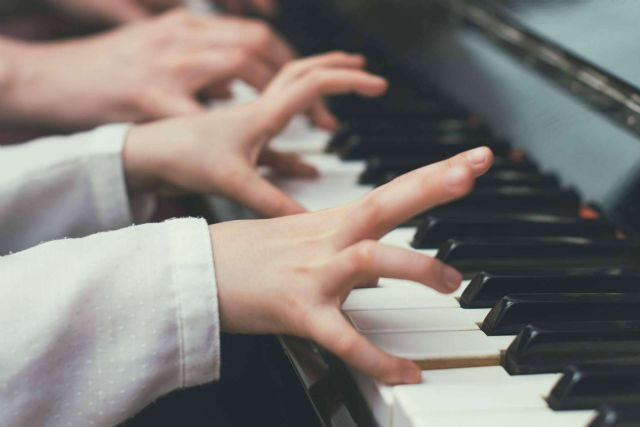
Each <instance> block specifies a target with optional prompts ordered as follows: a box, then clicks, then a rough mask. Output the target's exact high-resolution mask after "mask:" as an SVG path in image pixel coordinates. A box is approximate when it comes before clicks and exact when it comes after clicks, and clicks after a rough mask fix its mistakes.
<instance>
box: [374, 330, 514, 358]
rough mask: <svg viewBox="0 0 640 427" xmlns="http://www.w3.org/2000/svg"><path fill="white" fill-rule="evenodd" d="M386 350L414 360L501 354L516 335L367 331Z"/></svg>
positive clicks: (495, 355)
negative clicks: (491, 335)
mask: <svg viewBox="0 0 640 427" xmlns="http://www.w3.org/2000/svg"><path fill="white" fill-rule="evenodd" d="M365 335H366V336H367V338H369V340H370V341H371V342H373V343H374V344H375V345H377V346H378V347H380V348H382V349H383V350H385V351H387V352H389V353H391V354H395V355H397V356H400V357H405V358H409V359H413V360H448V359H454V358H455V359H466V358H489V357H499V356H500V351H501V350H503V349H505V348H507V347H508V346H509V344H510V343H511V341H512V340H513V337H488V336H487V335H485V333H484V332H482V331H480V330H475V331H447V332H436V331H433V332H389V333H386V332H385V333H371V334H365Z"/></svg>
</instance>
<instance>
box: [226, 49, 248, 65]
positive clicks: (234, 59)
mask: <svg viewBox="0 0 640 427" xmlns="http://www.w3.org/2000/svg"><path fill="white" fill-rule="evenodd" d="M249 61H250V57H249V54H248V53H247V52H246V51H244V50H235V51H232V52H229V63H230V64H231V65H232V67H233V68H235V69H242V68H244V67H246V66H247V65H248V64H249Z"/></svg>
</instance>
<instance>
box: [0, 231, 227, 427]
mask: <svg viewBox="0 0 640 427" xmlns="http://www.w3.org/2000/svg"><path fill="white" fill-rule="evenodd" d="M0 277H1V278H2V280H1V281H0V343H1V345H0V425H3V426H37V425H48V426H67V425H83V426H88V425H95V426H111V425H114V424H117V423H119V422H122V421H123V420H126V419H127V418H129V417H130V416H132V415H133V414H135V413H136V412H138V411H139V410H140V409H142V408H143V407H144V406H145V405H147V404H148V403H150V402H151V401H153V400H154V399H156V398H157V397H158V396H160V395H162V394H165V393H167V392H169V391H172V390H174V389H177V388H181V387H189V386H193V385H198V384H202V383H204V382H209V381H212V380H214V379H217V378H218V376H219V363H220V357H219V356H220V353H219V351H220V348H219V346H220V344H219V317H218V301H217V287H216V281H215V272H214V265H213V258H212V253H211V243H210V237H209V229H208V227H207V224H206V222H205V221H204V220H201V219H192V218H190V219H177V220H171V221H167V222H165V223H161V224H148V225H141V226H134V227H128V228H124V229H122V230H118V231H112V232H104V233H100V234H96V235H93V236H89V237H85V238H81V239H65V240H58V241H53V242H49V243H45V244H42V245H39V246H36V247H34V248H31V249H29V250H26V251H23V252H19V253H16V254H13V255H8V256H5V257H0Z"/></svg>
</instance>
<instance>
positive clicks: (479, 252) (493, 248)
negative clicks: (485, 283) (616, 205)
mask: <svg viewBox="0 0 640 427" xmlns="http://www.w3.org/2000/svg"><path fill="white" fill-rule="evenodd" d="M437 258H438V259H440V260H441V261H443V262H446V263H447V264H450V265H452V266H454V267H456V268H457V269H459V270H460V271H461V272H462V273H463V274H464V275H465V276H466V277H469V278H470V277H472V276H473V275H474V274H476V273H479V272H482V271H486V270H492V269H496V270H502V269H510V270H513V269H514V268H519V269H520V268H529V267H536V268H543V269H544V268H571V267H585V266H590V267H613V266H625V265H635V264H636V263H637V262H638V261H639V258H640V245H638V244H637V243H633V242H629V241H625V240H619V241H609V240H607V241H594V240H591V239H581V238H559V237H555V238H551V237H548V238H519V239H516V238H506V237H505V238H494V239H488V238H484V239H481V238H454V239H450V240H447V241H446V242H445V243H444V244H443V245H442V246H440V248H439V249H438V254H437Z"/></svg>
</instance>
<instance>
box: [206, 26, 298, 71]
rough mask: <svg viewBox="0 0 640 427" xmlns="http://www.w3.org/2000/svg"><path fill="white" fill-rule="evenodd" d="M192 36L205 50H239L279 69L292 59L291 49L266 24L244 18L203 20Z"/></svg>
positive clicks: (293, 55) (293, 56) (293, 54)
mask: <svg viewBox="0 0 640 427" xmlns="http://www.w3.org/2000/svg"><path fill="white" fill-rule="evenodd" d="M206 19H207V23H206V25H203V26H202V28H203V29H204V30H203V31H199V32H198V33H197V34H196V36H197V37H198V39H199V40H200V43H202V44H204V45H207V46H209V47H219V46H225V47H242V48H244V49H248V50H249V51H250V52H251V53H252V54H253V55H255V56H258V57H260V58H261V59H262V60H263V61H264V62H266V63H268V64H270V65H271V66H272V67H273V68H274V69H275V70H279V69H280V68H281V67H282V66H283V65H284V64H286V63H288V62H290V61H292V60H293V59H294V58H295V53H294V52H293V49H292V48H291V47H290V46H289V45H288V44H287V43H286V42H285V41H284V40H282V39H281V38H280V36H278V35H277V34H276V33H275V32H274V31H273V30H272V29H271V28H270V27H269V26H268V25H267V24H264V23H262V22H259V21H255V20H250V19H247V18H230V17H225V18H220V17H213V18H211V17H209V18H206Z"/></svg>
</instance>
